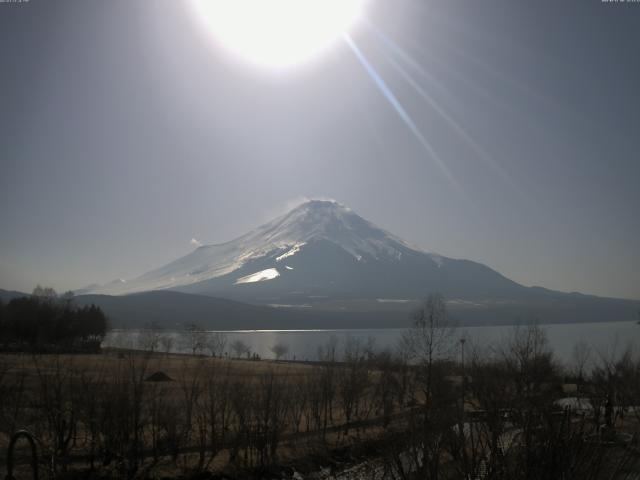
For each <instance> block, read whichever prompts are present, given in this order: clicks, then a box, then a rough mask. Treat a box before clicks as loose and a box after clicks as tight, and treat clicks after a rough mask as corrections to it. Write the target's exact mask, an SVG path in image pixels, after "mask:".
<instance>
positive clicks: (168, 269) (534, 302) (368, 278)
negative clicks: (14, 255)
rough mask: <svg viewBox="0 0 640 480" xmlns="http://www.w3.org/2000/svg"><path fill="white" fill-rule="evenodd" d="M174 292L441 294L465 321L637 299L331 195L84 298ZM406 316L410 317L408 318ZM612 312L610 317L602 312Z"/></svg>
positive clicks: (565, 315)
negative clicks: (431, 241)
mask: <svg viewBox="0 0 640 480" xmlns="http://www.w3.org/2000/svg"><path fill="white" fill-rule="evenodd" d="M167 290H170V291H173V292H181V293H185V294H196V295H199V296H208V297H218V298H224V299H228V300H234V301H237V302H243V303H251V304H255V305H263V306H271V307H275V308H277V309H280V310H296V311H299V312H303V311H308V312H310V311H313V312H314V314H317V313H319V312H326V313H327V314H329V313H331V312H342V314H344V313H345V312H360V313H363V312H375V313H376V314H377V315H380V314H381V312H387V313H388V315H389V318H391V315H392V314H393V315H395V314H397V313H398V312H399V311H404V312H407V311H408V310H410V309H411V308H413V306H415V304H416V303H417V302H418V301H420V299H422V298H424V297H425V296H426V295H427V294H429V293H431V292H440V293H442V294H443V295H444V296H445V298H446V299H447V301H448V304H449V306H450V310H451V311H452V313H453V314H454V315H455V316H457V317H459V318H461V319H462V320H469V321H472V322H474V323H475V322H481V323H508V322H509V321H515V320H516V319H517V318H518V317H521V318H523V317H531V316H535V317H537V318H538V319H539V320H541V321H565V322H566V321H588V320H614V319H615V320H624V319H626V317H629V319H631V318H633V316H635V311H636V309H637V308H638V305H639V303H638V302H635V301H626V300H615V299H606V298H600V297H594V296H588V295H581V294H576V293H572V294H567V293H561V292H554V291H551V290H547V289H543V288H540V287H525V286H523V285H520V284H518V283H516V282H514V281H512V280H509V279H508V278H506V277H505V276H503V275H501V274H500V273H498V272H496V271H495V270H492V269H491V268H489V267H487V266H485V265H482V264H480V263H477V262H473V261H469V260H458V259H452V258H447V257H444V256H442V255H438V254H435V253H432V252H427V251H424V250H421V249H419V248H416V247H413V246H411V245H409V244H408V243H407V242H405V241H403V240H402V239H400V238H398V237H396V236H395V235H393V234H391V233H389V232H387V231H385V230H383V229H381V228H379V227H377V226H375V225H374V224H372V223H371V222H369V221H367V220H365V219H363V218H362V217H360V216H359V215H357V214H356V213H355V212H354V211H352V210H351V209H349V208H348V207H346V206H344V205H341V204H339V203H337V202H333V201H321V200H312V201H309V202H306V203H303V204H301V205H299V206H298V207H296V208H294V209H293V210H291V211H290V212H289V213H287V214H285V215H283V216H281V217H279V218H276V219H274V220H272V221H271V222H269V223H266V224H265V225H262V226H260V227H258V228H257V229H255V230H254V231H252V232H249V233H247V234H245V235H243V236H241V237H239V238H237V239H235V240H232V241H230V242H227V243H222V244H217V245H204V246H201V247H199V248H197V249H196V250H194V251H193V252H191V253H190V254H188V255H186V256H184V257H182V258H179V259H177V260H175V261H173V262H171V263H169V264H167V265H165V266H163V267H160V268H158V269H156V270H152V271H150V272H148V273H145V274H144V275H141V276H140V277H137V278H134V279H132V280H129V281H124V280H117V281H115V282H111V283H109V284H106V285H103V286H95V285H92V286H90V287H87V288H86V289H83V290H81V291H78V292H76V293H77V294H80V295H87V294H91V296H92V297H93V296H95V295H110V296H113V295H117V296H120V295H128V294H134V293H141V292H150V291H167ZM405 316H406V315H405ZM603 317H606V318H603Z"/></svg>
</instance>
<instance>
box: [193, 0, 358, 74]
mask: <svg viewBox="0 0 640 480" xmlns="http://www.w3.org/2000/svg"><path fill="white" fill-rule="evenodd" d="M191 1H192V3H193V6H194V8H195V11H196V14H197V15H198V17H199V18H200V19H201V20H202V21H203V23H204V25H205V27H206V28H207V30H208V31H209V32H211V34H212V35H213V37H214V38H215V39H216V40H217V41H218V42H220V43H221V44H223V45H224V46H225V47H226V48H227V49H229V50H230V51H232V52H234V53H236V54H237V55H239V56H241V57H242V58H244V59H245V60H248V61H249V62H251V63H254V64H258V65H262V66H265V67H275V68H283V67H289V66H293V65H296V64H300V63H303V62H305V61H307V60H309V59H310V58H312V57H314V56H316V55H317V54H319V53H321V52H323V51H325V50H327V49H328V48H329V47H330V46H331V45H332V44H333V43H335V42H336V41H337V40H338V39H340V38H341V37H342V35H343V34H344V33H346V32H347V31H348V30H349V29H350V27H351V26H352V25H353V24H354V23H355V22H356V21H357V20H358V18H359V17H360V15H361V14H362V10H363V8H364V3H365V1H366V0H191Z"/></svg>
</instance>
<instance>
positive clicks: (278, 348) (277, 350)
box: [269, 343, 289, 362]
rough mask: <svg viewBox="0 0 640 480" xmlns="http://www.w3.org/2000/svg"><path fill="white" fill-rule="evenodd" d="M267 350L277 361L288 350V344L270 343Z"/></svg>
mask: <svg viewBox="0 0 640 480" xmlns="http://www.w3.org/2000/svg"><path fill="white" fill-rule="evenodd" d="M269 350H271V353H273V354H274V355H275V357H276V362H277V361H279V360H280V359H281V358H282V357H284V356H285V355H286V354H287V353H288V352H289V346H288V345H285V344H284V343H276V344H275V345H272V346H271V347H270V348H269Z"/></svg>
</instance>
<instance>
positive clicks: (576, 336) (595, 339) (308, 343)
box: [104, 322, 640, 363]
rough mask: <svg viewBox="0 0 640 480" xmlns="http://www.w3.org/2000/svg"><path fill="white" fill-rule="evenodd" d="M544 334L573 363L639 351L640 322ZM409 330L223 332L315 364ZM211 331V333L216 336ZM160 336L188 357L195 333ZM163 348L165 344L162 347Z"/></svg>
mask: <svg viewBox="0 0 640 480" xmlns="http://www.w3.org/2000/svg"><path fill="white" fill-rule="evenodd" d="M514 328H515V327H513V326H482V327H460V328H457V329H455V330H454V332H453V335H452V338H453V339H459V338H463V337H464V338H466V339H467V340H468V343H467V344H466V345H468V346H469V347H465V348H471V346H472V345H478V346H480V347H492V346H497V345H499V344H500V343H501V342H504V341H505V340H507V339H508V338H509V336H510V335H512V334H513V331H514ZM541 328H542V329H543V330H544V331H545V332H546V335H547V338H548V341H549V345H550V347H551V348H552V349H553V350H554V352H555V354H556V356H557V357H558V359H560V360H561V361H563V362H567V363H568V362H570V361H571V358H572V353H573V349H574V346H575V345H576V344H577V343H579V342H583V343H587V344H588V345H589V346H590V347H591V349H592V352H593V355H594V356H597V355H599V354H603V355H608V354H611V353H614V352H618V353H620V352H622V351H623V350H624V349H625V348H627V347H628V346H631V347H632V348H634V349H636V350H637V349H638V348H639V347H640V325H638V324H637V323H636V322H607V323H579V324H575V323H574V324H553V325H541ZM406 331H407V330H406V329H372V330H251V331H230V332H224V333H225V335H226V337H227V348H226V350H227V352H228V353H229V355H231V349H230V345H231V343H232V342H233V341H235V340H241V341H242V342H244V343H245V344H246V345H248V346H249V347H250V348H251V352H252V353H256V354H258V355H259V356H260V357H261V358H273V354H272V352H271V350H270V348H271V347H272V346H273V345H275V344H283V345H286V346H287V348H288V353H287V355H286V358H288V359H297V360H316V359H317V356H318V348H319V347H321V346H324V345H327V343H328V342H331V341H333V342H337V352H338V355H339V354H340V352H342V351H343V348H344V346H345V344H346V342H347V341H348V340H349V339H350V338H355V339H358V340H361V341H362V342H373V343H374V346H375V348H376V349H380V350H382V349H385V348H388V349H394V348H395V347H396V346H397V345H398V342H399V340H400V339H401V338H402V335H403V334H404V333H405V332H406ZM212 333H213V332H211V334H212ZM145 335H148V332H146V333H145V332H142V331H131V330H114V331H112V332H110V333H109V334H108V335H107V338H106V339H105V341H104V346H114V347H123V348H141V346H142V345H144V336H145ZM159 335H161V336H171V337H172V339H173V341H172V347H171V349H172V351H173V352H184V353H190V351H191V347H190V344H191V341H190V336H191V334H190V333H189V332H186V331H182V332H180V331H162V332H159ZM158 348H159V349H160V350H162V346H160V347H158Z"/></svg>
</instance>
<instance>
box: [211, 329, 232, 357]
mask: <svg viewBox="0 0 640 480" xmlns="http://www.w3.org/2000/svg"><path fill="white" fill-rule="evenodd" d="M226 347H227V335H226V334H225V333H223V332H213V333H210V334H209V336H208V337H207V349H208V350H209V353H210V354H211V356H212V357H222V355H223V354H224V349H225V348H226Z"/></svg>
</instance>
